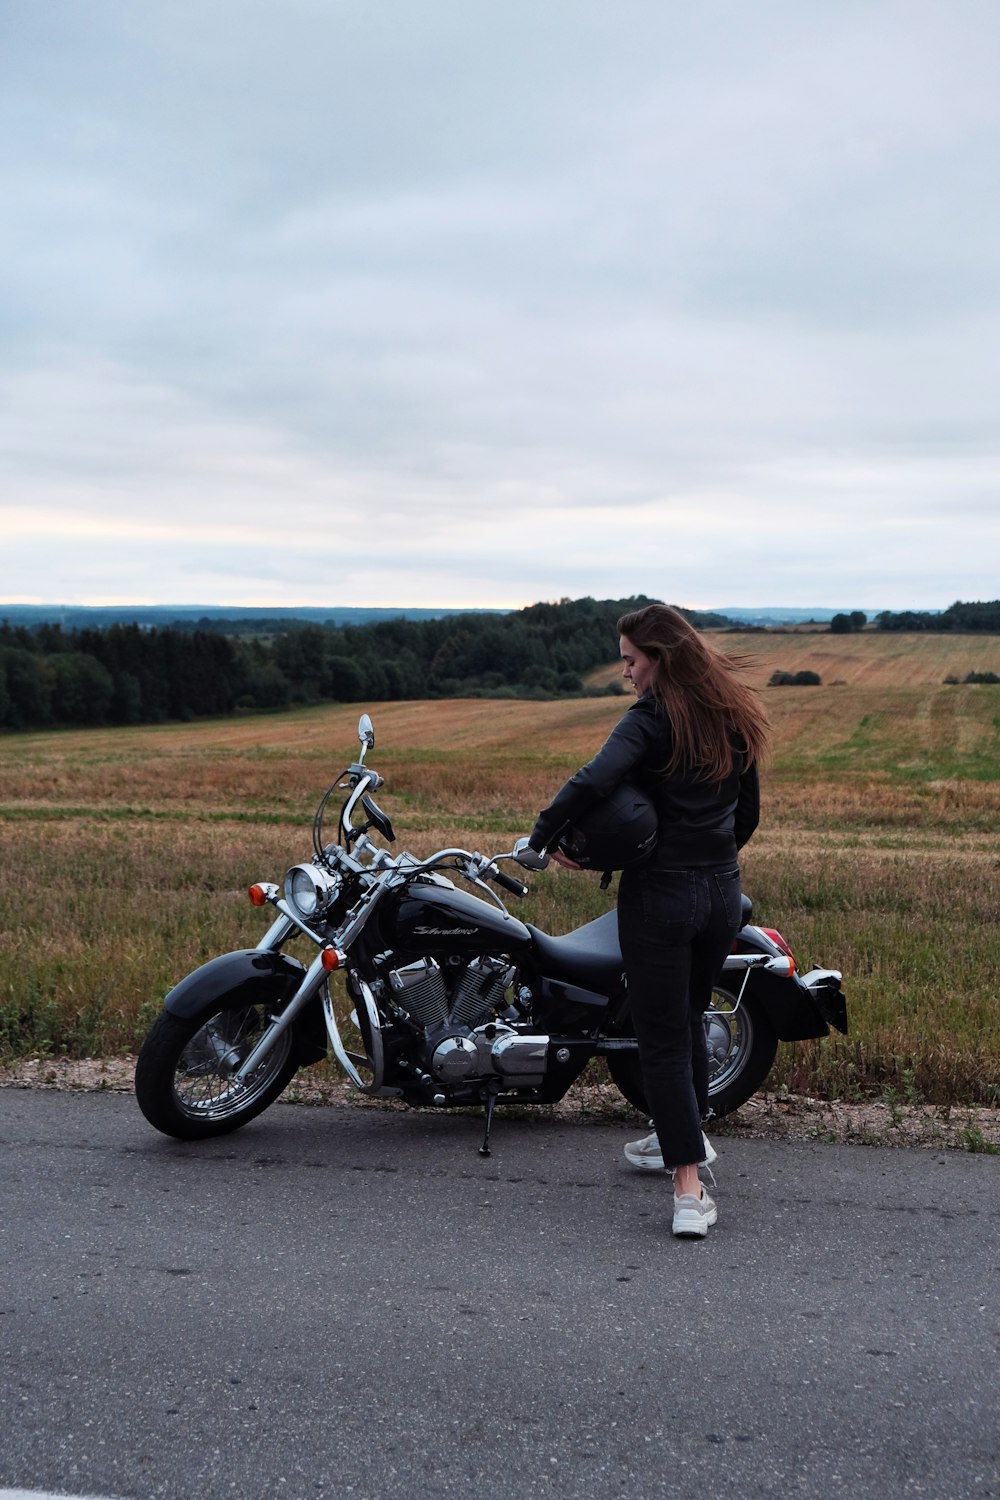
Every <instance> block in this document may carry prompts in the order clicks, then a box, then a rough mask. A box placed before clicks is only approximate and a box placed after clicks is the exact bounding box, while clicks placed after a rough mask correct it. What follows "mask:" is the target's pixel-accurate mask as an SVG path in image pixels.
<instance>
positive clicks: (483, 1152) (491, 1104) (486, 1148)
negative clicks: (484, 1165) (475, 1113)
mask: <svg viewBox="0 0 1000 1500" xmlns="http://www.w3.org/2000/svg"><path fill="white" fill-rule="evenodd" d="M496 1107H497V1091H496V1089H492V1088H491V1089H490V1091H489V1093H488V1094H487V1095H486V1132H485V1134H484V1136H483V1144H482V1145H481V1146H480V1148H479V1154H480V1156H490V1155H491V1154H492V1153H491V1152H490V1130H491V1128H492V1126H493V1111H494V1110H495V1109H496Z"/></svg>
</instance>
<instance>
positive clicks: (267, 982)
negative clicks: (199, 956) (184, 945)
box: [163, 948, 306, 1021]
mask: <svg viewBox="0 0 1000 1500" xmlns="http://www.w3.org/2000/svg"><path fill="white" fill-rule="evenodd" d="M305 972H306V971H305V968H304V967H303V965H302V964H300V963H299V961H298V959H295V958H289V957H287V956H286V955H285V954H284V953H268V952H261V951H260V950H259V949H257V948H241V949H238V950H237V951H236V952H235V953H222V954H220V955H219V957H218V958H212V959H209V961H208V963H207V964H202V965H201V967H200V968H198V969H195V970H194V971H193V972H192V973H190V974H188V975H187V977H186V978H184V979H182V980H181V982H180V984H175V985H174V987H173V989H172V990H171V991H170V993H169V994H168V995H167V998H166V1000H165V1001H164V1002H163V1004H164V1008H165V1009H166V1010H168V1011H169V1012H170V1014H171V1015H172V1016H179V1017H180V1018H181V1019H182V1020H185V1021H197V1020H201V1019H203V1018H205V1019H207V1017H208V1016H210V1015H212V1014H214V1012H215V1011H217V1010H219V1009H220V1008H221V1009H225V1010H229V1009H233V1008H235V1007H236V1006H237V1005H276V1004H279V1003H280V1002H281V1001H283V1000H287V999H289V998H290V996H291V995H292V994H293V993H294V991H295V990H296V989H297V988H298V986H299V985H300V984H301V983H302V976H303V975H304V974H305ZM220 1000H225V1001H226V1002H227V1003H226V1005H225V1006H222V1007H220V1005H219V1002H220Z"/></svg>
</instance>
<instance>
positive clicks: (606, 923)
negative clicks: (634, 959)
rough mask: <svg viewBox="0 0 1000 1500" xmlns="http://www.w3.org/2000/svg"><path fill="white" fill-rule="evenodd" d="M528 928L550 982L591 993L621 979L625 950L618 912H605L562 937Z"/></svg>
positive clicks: (528, 924) (530, 926)
mask: <svg viewBox="0 0 1000 1500" xmlns="http://www.w3.org/2000/svg"><path fill="white" fill-rule="evenodd" d="M525 925H526V926H527V928H528V931H529V932H530V933H531V941H532V943H533V944H534V947H535V952H536V954H537V955H538V959H539V963H540V967H541V968H542V970H543V971H544V972H545V973H546V974H547V975H548V976H549V977H550V978H551V979H562V980H565V981H566V982H567V983H569V984H579V985H582V986H583V987H584V988H585V989H591V990H593V989H603V988H607V987H610V986H612V985H614V984H615V983H616V982H617V980H618V979H620V977H621V973H622V950H621V947H620V945H619V942H618V913H617V912H613V911H609V912H605V913H604V915H603V916H602V917H596V918H595V919H594V921H593V922H587V923H586V924H585V925H584V926H583V927H577V928H576V929H575V931H573V932H567V933H565V934H564V935H563V936H562V937H551V936H550V935H549V934H548V933H547V932H543V931H542V930H541V928H540V927H533V926H532V925H531V923H530V922H528V923H526V924H525Z"/></svg>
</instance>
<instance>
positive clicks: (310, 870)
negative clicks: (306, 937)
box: [285, 865, 341, 921]
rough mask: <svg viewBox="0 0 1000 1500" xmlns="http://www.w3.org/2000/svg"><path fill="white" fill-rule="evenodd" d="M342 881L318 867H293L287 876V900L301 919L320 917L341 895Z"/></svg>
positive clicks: (337, 876)
mask: <svg viewBox="0 0 1000 1500" xmlns="http://www.w3.org/2000/svg"><path fill="white" fill-rule="evenodd" d="M340 887H341V879H340V876H339V875H335V874H333V873H332V872H331V871H330V870H321V869H320V868H319V866H318V865H293V866H292V868H291V869H290V870H289V872H288V874H287V875H286V876H285V900H286V901H287V902H288V904H289V906H294V908H295V910H296V911H297V912H298V914H299V916H300V917H303V918H305V919H306V921H308V920H309V919H310V918H312V917H318V916H321V915H322V914H323V912H325V911H326V909H327V907H328V906H331V905H332V904H333V902H334V901H336V899H337V897H338V896H339V895H340Z"/></svg>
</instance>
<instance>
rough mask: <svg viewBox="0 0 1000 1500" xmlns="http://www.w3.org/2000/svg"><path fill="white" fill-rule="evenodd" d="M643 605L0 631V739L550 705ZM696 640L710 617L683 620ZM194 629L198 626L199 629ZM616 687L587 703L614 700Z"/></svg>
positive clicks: (605, 657) (579, 685) (597, 661)
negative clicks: (227, 718) (90, 728)
mask: <svg viewBox="0 0 1000 1500" xmlns="http://www.w3.org/2000/svg"><path fill="white" fill-rule="evenodd" d="M650 602H651V601H650V600H648V599H646V598H644V597H636V598H632V599H610V600H608V599H606V600H595V599H576V600H568V599H564V600H562V601H560V602H559V603H556V604H533V605H531V606H529V607H528V608H527V609H522V610H518V611H515V612H512V613H510V614H494V613H490V612H473V613H469V614H454V615H448V616H445V617H442V618H438V619H427V620H413V619H403V618H402V617H401V618H399V619H390V620H382V621H378V622H376V623H371V624H363V625H341V626H333V625H320V624H302V623H300V622H296V621H289V622H287V626H286V628H282V629H281V630H278V631H276V630H275V629H274V626H273V623H272V624H271V626H270V630H269V633H266V634H265V633H263V632H262V633H260V634H247V633H246V622H245V621H241V622H240V629H239V630H238V631H226V630H225V628H224V627H225V622H215V621H213V622H212V625H211V628H194V629H192V628H191V627H190V625H188V624H183V625H179V626H178V627H176V628H172V627H168V628H162V629H161V628H149V627H145V626H141V625H137V624H115V625H111V626H109V627H107V628H106V629H72V630H66V629H64V628H63V627H62V626H60V625H57V624H41V625H37V626H34V627H31V628H28V627H25V626H19V625H11V624H10V623H8V622H4V623H3V624H0V727H2V728H5V729H36V728H49V727H53V726H57V725H63V724H65V725H116V724H156V723H164V722H167V721H171V720H181V721H184V720H191V719H195V718H203V717H207V716H220V715H227V714H232V713H257V712H265V711H273V710H279V709H285V708H289V707H294V706H296V705H301V704H311V703H323V702H335V703H337V702H339V703H355V702H360V701H362V700H363V701H365V702H378V701H383V700H386V699H406V698H456V697H508V698H550V697H565V696H570V695H573V694H582V693H584V692H585V688H584V684H583V677H584V676H585V675H586V674H587V673H588V672H590V671H591V670H592V669H593V668H595V667H598V666H601V665H603V664H604V663H606V662H608V661H609V660H610V659H611V658H612V657H614V655H615V654H616V650H617V643H616V637H615V624H616V621H617V620H618V618H619V616H620V615H622V614H623V613H625V611H626V610H629V609H634V608H637V607H639V606H640V605H642V604H647V603H650ZM684 613H685V614H687V615H688V616H689V618H691V619H693V620H694V622H695V623H696V624H697V625H699V627H703V626H709V625H724V624H726V623H728V622H726V621H724V620H723V619H722V618H721V617H720V616H716V615H711V614H698V613H697V612H695V611H684ZM206 624H207V622H206ZM618 690H619V685H618V684H613V685H612V687H611V688H610V689H608V688H601V689H599V690H598V691H600V692H602V693H603V692H606V691H618Z"/></svg>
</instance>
